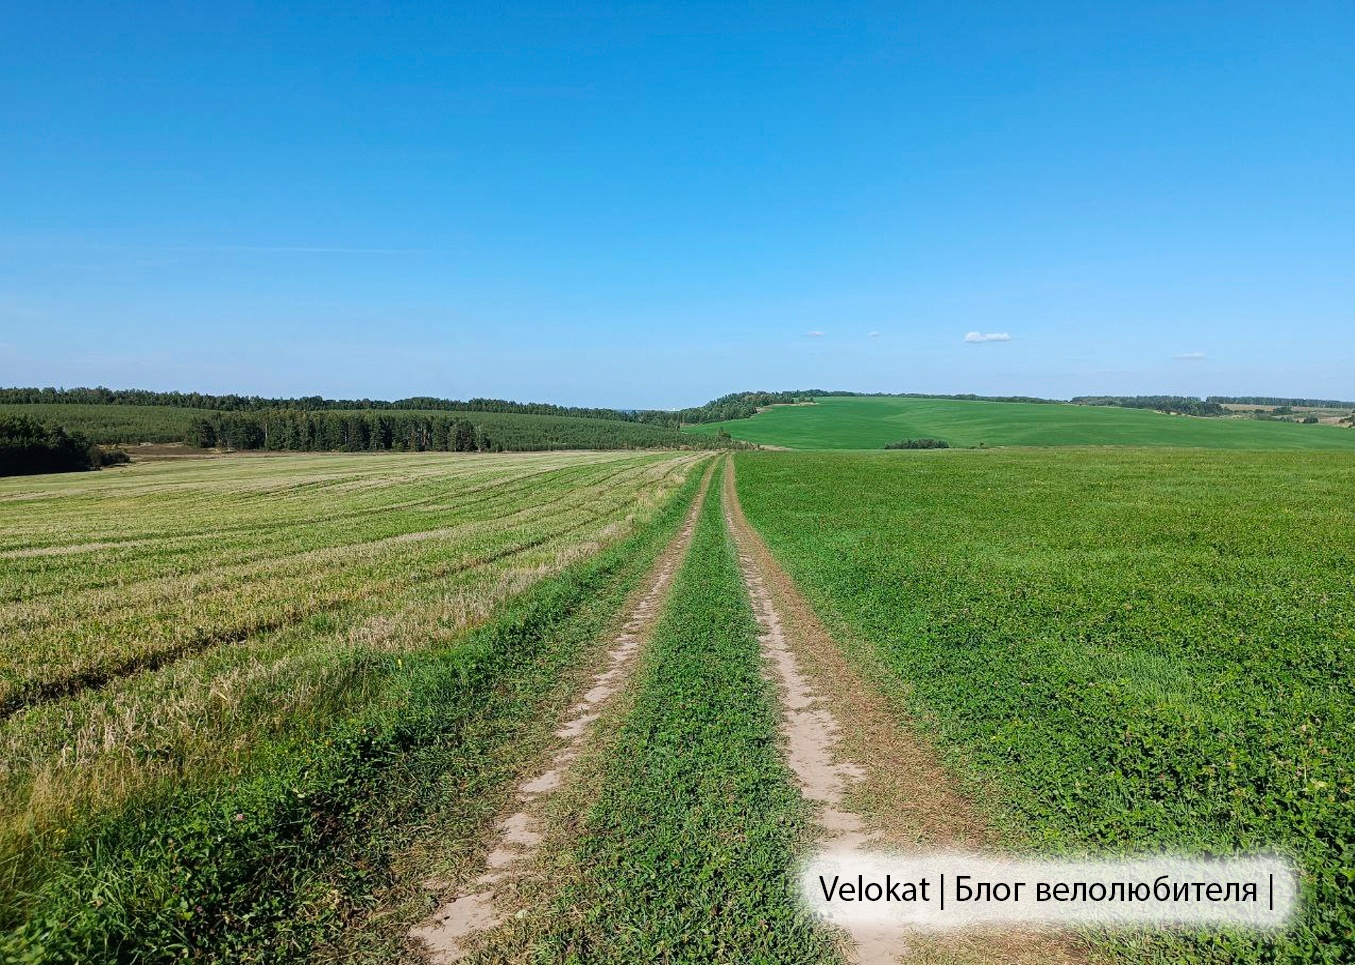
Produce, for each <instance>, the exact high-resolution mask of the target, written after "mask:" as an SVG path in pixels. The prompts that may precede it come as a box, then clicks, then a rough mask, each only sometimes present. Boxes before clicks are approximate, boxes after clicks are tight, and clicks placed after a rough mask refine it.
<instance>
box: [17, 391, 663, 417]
mask: <svg viewBox="0 0 1355 965" xmlns="http://www.w3.org/2000/svg"><path fill="white" fill-rule="evenodd" d="M4 402H8V403H15V404H21V405H35V404H43V403H45V404H57V403H72V404H79V405H159V406H169V407H172V408H177V409H211V410H213V411H218V412H264V411H270V410H276V409H286V410H299V411H304V412H324V411H332V410H345V411H352V410H355V409H356V410H373V411H384V410H398V411H434V412H438V411H440V412H516V413H522V414H525V415H555V416H566V417H570V418H583V419H615V420H617V421H620V422H638V421H641V420H640V419H639V418H637V413H636V412H631V411H626V410H623V409H605V408H588V407H581V406H563V405H552V404H550V403H547V402H510V401H508V400H506V399H482V398H476V399H467V400H465V401H462V400H459V399H437V398H433V397H431V396H412V397H410V398H408V399H396V400H395V401H394V402H386V401H384V400H381V399H326V398H324V397H323V396H319V395H306V396H299V397H296V398H265V397H263V396H257V395H236V394H234V393H231V394H227V395H211V394H208V393H203V392H152V391H150V390H148V389H109V388H105V387H103V386H95V387H94V388H73V389H58V388H53V387H50V386H49V387H47V388H36V387H29V388H0V403H4Z"/></svg>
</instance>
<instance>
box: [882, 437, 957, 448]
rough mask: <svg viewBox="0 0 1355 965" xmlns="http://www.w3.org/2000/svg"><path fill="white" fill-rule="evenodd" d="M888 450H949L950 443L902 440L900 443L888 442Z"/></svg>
mask: <svg viewBox="0 0 1355 965" xmlns="http://www.w3.org/2000/svg"><path fill="white" fill-rule="evenodd" d="M885 448H886V449H949V448H950V443H948V442H946V440H944V439H900V440H899V441H898V442H886V443H885Z"/></svg>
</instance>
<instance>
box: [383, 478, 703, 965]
mask: <svg viewBox="0 0 1355 965" xmlns="http://www.w3.org/2000/svg"><path fill="white" fill-rule="evenodd" d="M714 469H715V461H714V460H712V461H711V462H710V464H709V465H707V467H706V469H705V475H704V476H703V477H702V480H701V488H700V490H699V491H698V492H697V495H696V498H695V499H693V500H692V507H691V509H690V511H689V512H688V514H687V517H686V519H685V520H684V521H683V524H682V528H681V529H680V530H679V531H678V535H677V536H676V537H674V539H673V541H672V542H671V543H670V544H669V545H668V547H667V548H666V549H665V550H664V552H663V554H662V555H661V556H660V557H659V559H658V560H657V561H656V562H655V564H654V567H653V569H651V570H650V572H649V575H648V576H647V577H646V578H645V581H644V583H643V584H642V585H641V588H640V590H639V591H638V592H637V594H636V596H635V597H634V598H633V599H634V602H633V604H632V606H631V609H630V611H629V615H628V617H627V619H626V622H625V623H624V624H623V626H622V628H621V630H620V632H619V633H618V634H617V636H616V637H615V638H614V639H613V640H612V641H611V644H610V646H609V647H608V650H607V654H606V657H605V659H604V663H603V667H602V669H601V670H599V671H598V672H597V674H596V675H595V676H594V677H593V678H592V679H591V680H590V681H589V683H588V686H587V689H586V691H585V692H584V693H583V695H582V696H581V697H580V698H579V700H578V702H577V703H575V704H574V705H573V706H572V707H571V708H570V710H569V713H568V715H567V719H566V720H565V721H563V722H562V723H561V725H560V727H559V728H558V729H557V730H556V731H555V736H556V738H558V740H559V743H558V744H557V745H556V748H555V750H554V751H553V752H552V754H551V756H550V759H549V761H548V762H547V764H546V767H545V770H543V771H542V772H540V773H539V774H535V775H533V776H532V777H531V778H530V779H525V780H523V781H522V782H521V783H519V784H518V785H517V787H516V789H515V793H514V795H513V798H514V800H515V801H516V802H517V807H516V809H515V810H514V811H513V812H512V813H511V814H509V815H507V816H505V817H504V818H503V819H502V820H500V821H499V822H498V824H497V825H496V826H495V832H494V835H493V838H492V841H491V842H490V845H489V848H488V852H487V856H486V858H485V868H484V870H483V871H482V872H481V874H480V875H479V876H478V877H476V878H475V879H474V880H473V881H471V882H470V883H469V884H468V885H466V886H465V887H463V888H460V889H458V894H457V895H456V896H455V897H453V898H451V899H450V900H449V901H447V902H445V903H444V904H443V905H442V906H441V907H439V908H438V909H437V911H436V912H434V914H433V917H432V918H431V919H429V920H428V921H426V922H424V923H423V924H421V925H419V926H418V927H416V928H414V929H412V930H411V931H410V937H411V938H412V939H414V941H415V942H416V944H419V945H421V946H422V948H423V950H424V951H425V952H426V954H427V957H428V960H429V961H432V962H438V963H444V962H455V961H458V960H460V959H461V958H462V957H463V956H464V955H465V952H466V950H467V942H468V941H469V940H470V939H471V938H472V937H473V936H475V935H477V934H479V933H480V932H483V931H487V930H489V929H491V928H494V927H495V926H497V925H500V924H502V923H503V922H504V921H506V920H507V917H508V915H509V913H510V909H509V907H508V906H509V905H510V904H511V902H510V901H506V900H505V901H501V900H500V895H502V894H505V893H506V892H508V891H510V890H511V889H512V887H513V885H514V883H515V882H516V881H517V880H518V878H519V877H520V876H521V874H522V872H523V871H524V870H525V869H526V868H527V867H528V865H529V863H530V861H531V859H532V857H533V856H534V855H535V854H536V852H537V849H538V847H539V845H540V844H541V841H542V837H543V830H544V828H543V824H542V820H541V813H542V810H543V807H544V805H545V803H546V799H547V798H548V797H549V795H551V794H552V793H553V792H555V791H556V790H557V789H559V788H560V787H561V786H562V785H563V784H564V783H565V779H566V776H567V775H568V772H569V769H570V766H571V765H572V764H573V763H574V761H575V760H576V759H577V758H578V756H579V754H580V753H581V752H582V751H583V749H584V747H585V745H586V744H587V742H588V738H589V733H590V730H591V727H592V724H593V722H594V721H596V720H597V719H598V717H599V716H600V715H601V713H602V711H603V708H604V706H605V705H606V703H607V701H608V700H609V699H611V698H612V697H613V696H614V695H615V694H616V693H617V691H619V690H620V689H621V687H622V686H623V684H624V683H625V681H626V679H627V678H628V676H629V675H630V673H631V671H632V670H633V668H634V665H635V656H636V654H638V653H639V652H640V650H641V649H642V648H643V646H644V645H645V643H646V641H647V640H648V639H649V635H650V632H651V631H652V630H653V627H654V624H655V622H656V621H657V618H658V614H659V611H660V610H661V609H662V608H663V602H664V600H665V599H666V598H667V596H668V590H669V588H670V586H671V585H672V582H673V577H674V575H675V574H676V573H677V571H678V568H679V567H680V566H681V565H682V561H683V559H684V558H685V557H686V555H687V549H688V547H689V546H690V545H691V541H692V535H693V534H694V533H695V531H696V521H697V519H698V517H699V516H700V513H701V507H702V505H703V504H704V502H705V498H706V490H707V487H708V486H709V484H710V478H711V474H712V473H713V471H714Z"/></svg>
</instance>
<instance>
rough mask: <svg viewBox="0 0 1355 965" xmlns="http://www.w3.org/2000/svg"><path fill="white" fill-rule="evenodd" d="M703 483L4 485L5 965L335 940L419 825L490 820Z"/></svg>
mask: <svg viewBox="0 0 1355 965" xmlns="http://www.w3.org/2000/svg"><path fill="white" fill-rule="evenodd" d="M695 461H696V460H695V459H694V457H693V456H691V455H689V454H674V453H661V454H652V455H614V454H613V455H608V454H598V453H592V454H587V453H582V454H581V453H573V454H552V455H531V454H517V455H498V456H491V455H452V454H445V453H442V454H420V455H416V454H402V455H385V454H372V455H338V454H327V455H307V456H301V455H295V456H257V457H250V456H236V457H228V458H217V459H201V460H174V461H166V462H145V463H138V464H135V465H133V466H130V467H127V468H123V469H119V470H117V471H105V472H100V473H72V474H66V475H59V476H37V477H25V478H17V479H7V480H3V481H0V714H2V715H3V716H2V717H0V815H2V816H3V817H2V818H0V821H2V823H0V924H3V925H4V926H5V927H6V928H9V929H12V931H10V932H9V933H8V937H7V938H4V939H2V940H0V959H4V960H9V959H8V958H6V954H8V955H10V956H13V957H14V958H18V959H21V960H24V961H91V960H101V959H102V958H104V957H111V958H119V957H120V956H124V955H129V954H132V953H133V951H137V953H138V954H139V955H140V956H141V957H140V958H138V959H137V960H155V959H156V958H157V957H159V958H174V957H177V955H178V951H177V950H180V949H183V950H191V949H195V948H196V949H199V950H201V949H204V948H206V949H211V950H212V951H213V953H214V954H216V955H218V956H219V957H220V959H221V960H226V961H238V960H246V959H247V957H248V955H247V950H249V949H255V950H258V949H264V950H271V951H269V953H268V955H266V956H265V959H264V960H281V959H282V958H284V957H286V954H285V952H286V949H287V948H288V947H289V945H295V946H296V947H298V948H299V947H304V946H306V945H307V944H308V943H311V942H313V941H314V940H316V936H317V935H319V936H322V937H323V935H324V934H326V933H327V929H328V928H329V927H330V926H331V925H333V923H334V921H335V920H338V919H340V918H342V917H343V915H344V914H347V913H351V912H352V908H351V907H350V904H349V902H348V901H347V898H348V897H349V896H352V897H353V900H354V901H357V902H361V901H363V900H366V899H367V898H368V897H369V896H370V892H371V890H372V888H373V887H375V886H376V885H377V884H378V883H379V882H378V881H376V879H379V878H380V869H381V867H382V865H381V861H382V857H383V855H385V856H387V857H388V856H389V854H390V853H392V852H393V849H398V847H400V845H401V842H402V841H403V840H406V839H407V838H408V836H409V834H410V833H411V832H412V831H413V830H414V829H415V828H417V827H418V826H419V824H420V822H421V820H423V818H421V817H420V816H421V815H425V816H426V814H427V812H428V811H429V810H430V809H432V808H434V807H436V808H441V809H442V811H443V812H446V810H447V809H448V808H453V810H454V809H455V807H454V806H455V805H456V804H457V801H458V797H457V795H458V794H461V795H462V797H463V798H464V799H465V800H464V801H463V803H464V804H465V805H466V807H467V808H468V809H469V810H468V811H467V812H466V813H467V814H470V815H471V816H472V817H471V818H466V820H471V819H472V818H473V817H474V815H475V814H477V813H478V812H477V811H476V808H477V807H479V806H480V805H478V804H476V803H475V800H474V799H475V797H476V792H477V791H479V792H483V791H484V789H485V788H486V787H492V786H493V784H494V781H495V780H498V779H505V776H504V775H499V776H498V777H497V778H496V776H495V775H496V774H497V773H498V772H497V770H496V769H503V768H511V765H512V763H513V759H512V754H511V753H510V752H508V751H505V750H504V741H506V740H507V739H508V737H507V736H505V735H508V734H509V733H510V732H511V731H512V728H513V727H515V726H519V725H520V724H521V722H522V720H525V719H530V718H531V717H532V716H533V715H535V714H536V713H538V712H539V711H540V709H541V706H542V703H541V702H542V701H547V700H548V698H549V696H550V694H551V692H552V691H551V690H550V688H551V687H552V686H555V685H557V684H558V681H559V679H560V673H561V668H562V667H566V666H568V665H569V664H570V663H571V661H572V659H573V658H574V657H576V656H577V655H578V653H579V652H580V651H581V650H582V651H584V652H586V648H587V647H588V646H591V645H592V640H593V639H594V637H595V635H596V633H597V627H598V626H599V625H600V624H599V622H598V621H602V620H605V619H606V618H607V617H608V616H609V614H610V612H611V609H613V608H615V606H617V605H619V600H620V597H619V596H618V595H617V594H624V592H625V591H626V590H627V588H628V586H629V585H630V584H631V583H633V582H634V580H635V579H637V578H638V576H639V574H640V573H641V572H642V571H643V568H644V567H645V565H647V560H649V559H652V558H653V555H654V553H656V552H657V551H658V549H659V548H661V547H662V545H663V544H664V543H666V542H667V537H668V534H669V533H670V532H671V528H672V525H673V520H674V519H675V517H674V515H673V514H674V513H675V512H677V511H678V510H679V509H680V507H679V506H678V504H679V503H681V502H682V499H681V498H680V497H681V494H682V493H683V492H686V493H688V494H690V491H691V487H692V485H693V484H694V480H693V479H692V478H691V476H692V473H691V470H692V467H693V465H694V462H695ZM477 628H478V629H477ZM514 721H516V723H514ZM505 722H506V723H505ZM452 735H456V740H454V741H450V743H449V740H450V738H451V736H452ZM449 775H455V776H457V777H456V780H458V781H460V783H459V784H457V785H456V793H449V792H448V791H447V790H446V789H445V788H442V783H443V782H445V781H447V780H448V779H449ZM454 783H455V782H454ZM439 788H442V789H441V790H439ZM383 828H384V830H381V829H383ZM336 868H339V869H346V871H335V869H336ZM336 874H337V875H339V877H338V878H335V877H334V876H335V875H336ZM151 949H155V950H157V951H156V952H155V954H150V951H149V950H151ZM186 953H187V952H186V951H185V954H186ZM148 955H149V958H148V957H146V956H148ZM270 956H271V957H270Z"/></svg>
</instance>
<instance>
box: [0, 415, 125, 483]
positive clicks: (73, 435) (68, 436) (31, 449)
mask: <svg viewBox="0 0 1355 965" xmlns="http://www.w3.org/2000/svg"><path fill="white" fill-rule="evenodd" d="M114 461H117V460H116V458H115V457H112V456H111V455H110V457H109V458H108V460H105V458H104V456H103V454H102V453H101V452H100V451H99V449H98V447H97V446H94V445H92V444H91V443H90V441H89V440H88V439H86V438H85V437H84V436H83V435H81V434H80V433H78V432H67V431H66V430H65V429H63V428H61V427H60V426H44V425H42V424H41V423H40V422H38V421H37V420H36V419H30V418H29V417H28V416H22V415H5V414H3V413H0V476H25V475H31V474H34V473H43V472H75V471H80V470H85V469H98V468H99V467H100V466H102V465H105V464H108V465H111V464H112V463H113V462H114ZM122 461H126V460H125V458H124V459H123V460H122Z"/></svg>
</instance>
